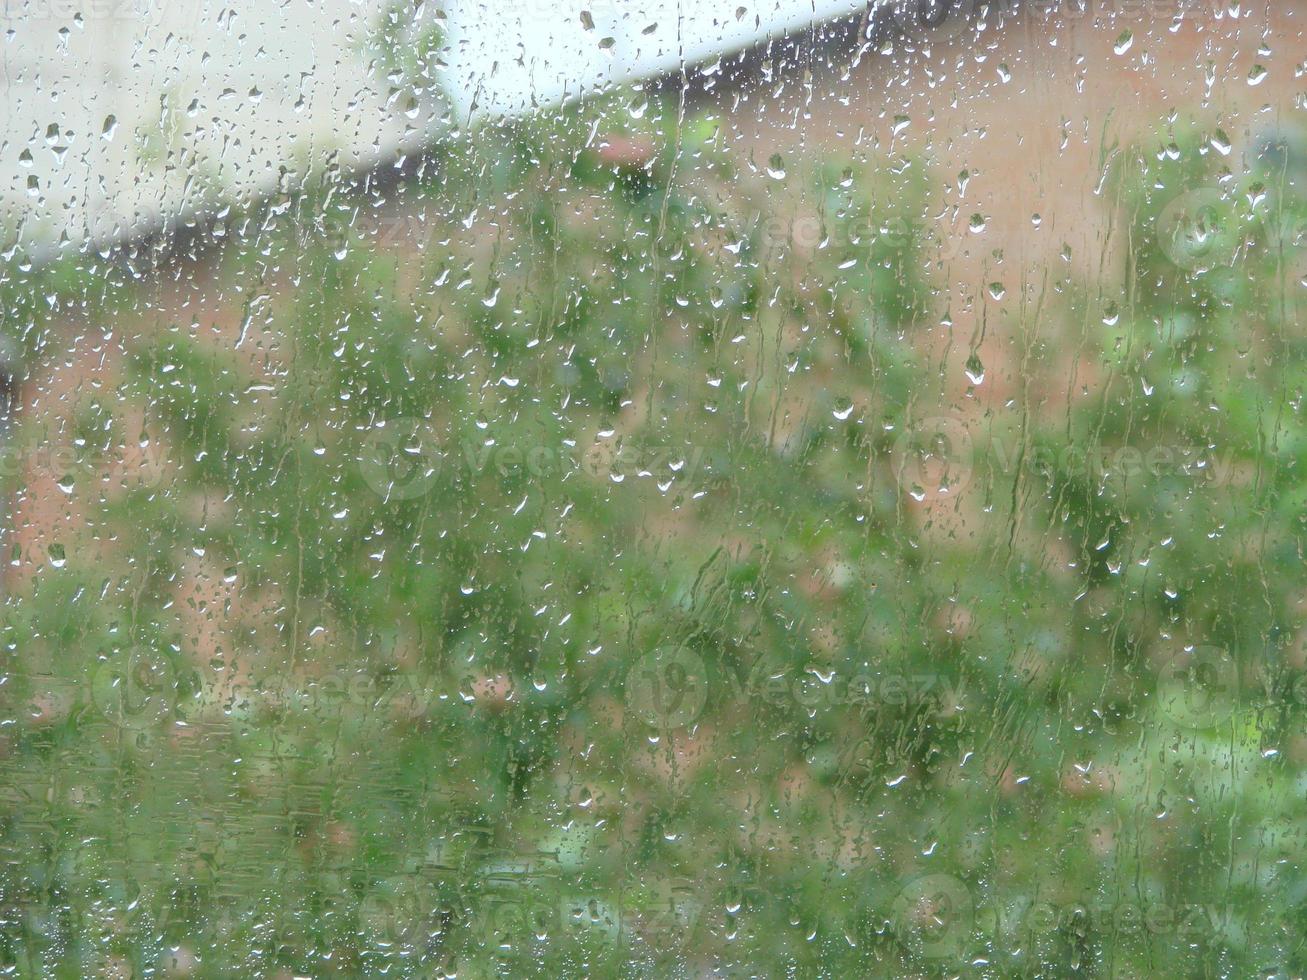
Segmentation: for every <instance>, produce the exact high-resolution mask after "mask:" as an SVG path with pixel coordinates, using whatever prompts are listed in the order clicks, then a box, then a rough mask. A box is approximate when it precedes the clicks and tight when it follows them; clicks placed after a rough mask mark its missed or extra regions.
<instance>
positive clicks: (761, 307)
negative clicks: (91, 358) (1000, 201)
mask: <svg viewBox="0 0 1307 980" xmlns="http://www.w3.org/2000/svg"><path fill="white" fill-rule="evenodd" d="M1170 139H1171V137H1169V136H1167V137H1163V138H1162V140H1161V141H1159V142H1158V143H1157V145H1156V147H1154V146H1153V145H1152V144H1151V143H1149V142H1148V141H1145V142H1143V143H1141V144H1140V147H1139V148H1138V152H1137V153H1136V155H1135V157H1133V158H1132V162H1130V163H1128V164H1123V165H1122V167H1121V169H1120V174H1119V178H1120V179H1119V184H1118V188H1117V190H1118V194H1117V201H1118V206H1119V211H1120V216H1121V217H1120V221H1121V222H1122V223H1123V224H1122V226H1121V228H1120V231H1119V234H1121V235H1123V236H1124V237H1125V239H1126V241H1127V244H1128V247H1127V248H1125V250H1124V251H1125V253H1126V254H1125V257H1124V262H1123V268H1122V269H1121V270H1120V271H1115V272H1110V273H1106V274H1105V275H1104V277H1103V278H1102V280H1101V281H1097V282H1090V283H1083V282H1073V281H1071V280H1070V278H1066V279H1063V280H1061V284H1060V286H1059V290H1058V292H1059V294H1060V295H1059V299H1058V301H1057V304H1056V305H1054V304H1049V305H1046V306H1044V307H1042V308H1041V313H1040V314H1039V319H1038V320H1036V319H1034V318H1031V319H1029V320H1026V319H1022V318H1021V317H1020V316H1013V317H1012V318H1010V320H1009V321H1008V322H1005V323H1003V324H1002V325H1000V326H993V327H991V329H1003V330H1008V331H1010V332H1011V333H1012V336H1013V338H1014V340H1013V344H1014V346H1015V347H1017V348H1019V349H1020V350H1021V351H1022V352H1023V358H1022V359H1021V360H1020V362H1019V363H1014V364H1009V365H1007V366H1006V367H1004V366H1003V365H998V364H990V365H985V364H981V363H980V354H979V352H978V351H973V352H972V354H971V356H970V357H969V358H968V365H967V370H968V371H969V372H971V373H972V374H973V375H974V377H973V380H972V383H971V384H970V385H963V386H961V387H960V386H959V385H957V384H955V383H953V380H952V379H946V378H945V377H944V376H943V374H942V372H941V370H940V367H939V364H938V362H936V361H934V360H932V357H931V356H930V355H929V354H928V353H927V352H926V351H925V349H924V346H923V343H922V338H923V336H924V334H925V332H926V331H927V330H928V329H938V327H939V323H940V321H941V319H943V320H945V321H946V322H947V318H948V316H949V309H948V303H947V301H946V299H945V297H944V294H943V293H941V292H940V289H939V287H940V286H941V285H943V284H945V283H946V282H947V264H946V263H944V262H942V261H940V260H939V258H938V253H939V248H940V245H941V242H940V241H938V240H934V239H932V237H931V235H932V232H931V228H932V224H931V222H930V221H929V220H928V219H927V216H926V212H927V208H926V204H925V202H926V200H927V198H928V197H929V194H930V191H931V183H930V177H929V175H928V174H927V173H926V172H925V170H924V167H923V165H922V164H921V162H919V161H908V162H905V161H902V160H896V161H888V160H883V159H882V160H870V161H868V160H864V161H862V162H860V163H854V162H853V161H825V162H822V163H820V164H814V162H813V161H806V162H803V161H792V162H791V163H797V164H799V165H797V166H790V167H788V168H787V167H786V161H783V160H773V161H771V162H770V163H769V164H768V165H767V166H757V167H754V166H753V165H752V164H749V165H746V164H745V163H744V162H742V161H741V160H740V159H739V158H738V157H736V156H734V155H732V154H731V153H730V152H728V151H727V150H726V149H725V148H724V146H723V142H724V140H723V138H722V134H721V133H720V132H719V131H718V129H717V127H716V125H715V124H714V123H713V122H712V121H711V120H710V119H696V118H693V117H691V118H689V119H686V120H683V121H679V122H678V113H677V107H676V106H674V105H673V106H670V107H668V106H664V105H661V104H659V103H657V102H652V103H650V105H649V107H648V110H647V112H646V113H645V118H644V119H643V120H640V121H633V120H632V118H631V115H630V114H629V113H627V112H626V111H625V110H624V109H622V110H621V111H618V109H617V108H610V107H605V106H587V107H584V108H576V109H573V110H570V111H569V112H568V113H566V114H564V116H563V118H562V119H561V120H560V119H558V118H551V119H549V120H547V121H546V120H544V119H536V120H529V121H524V122H521V123H516V124H513V125H511V126H504V127H499V128H496V129H494V130H487V131H483V132H481V133H479V134H477V135H475V136H472V137H469V138H467V139H466V140H463V141H459V142H454V143H451V144H450V145H447V146H445V147H442V148H441V149H440V150H439V151H438V152H437V153H435V154H434V155H433V156H432V157H430V158H429V159H428V160H427V161H426V162H425V163H424V165H423V168H422V170H421V172H420V174H419V176H418V177H417V179H415V180H413V181H410V182H408V183H405V184H402V185H400V186H399V187H398V188H397V189H396V190H395V191H394V192H393V193H390V194H382V193H381V192H380V191H377V190H376V189H375V188H372V187H367V186H365V187H363V188H360V189H354V190H350V191H342V190H338V189H337V190H333V189H324V190H323V191H321V192H320V193H309V194H306V195H300V196H294V197H287V198H286V199H284V201H279V202H272V203H271V204H270V205H269V207H268V208H267V209H266V210H265V211H263V212H257V213H251V214H249V215H244V216H239V217H238V218H233V219H231V221H229V222H228V229H229V230H228V238H227V242H226V244H225V245H224V246H223V248H222V249H221V252H220V254H219V256H218V257H217V258H216V259H213V260H212V264H213V268H212V269H206V270H205V271H203V272H202V273H201V272H197V271H195V267H193V266H188V265H185V264H183V266H182V267H180V270H179V269H178V267H171V266H170V267H165V268H164V269H155V270H141V269H138V268H136V267H134V266H132V265H130V264H129V265H127V266H126V267H125V268H124V269H122V270H120V271H119V273H118V274H117V275H116V277H115V276H113V275H107V276H106V275H103V274H102V275H100V276H99V277H97V276H95V275H91V274H88V269H89V270H91V271H95V270H100V271H101V272H103V269H104V264H103V263H100V264H98V265H97V264H96V261H92V260H91V259H87V258H85V257H82V258H79V259H78V260H76V261H70V262H69V263H66V266H65V268H63V269H62V270H56V271H55V272H49V271H47V272H45V273H43V274H38V271H37V270H26V269H22V268H18V267H15V266H13V265H11V267H10V268H9V269H8V270H7V272H6V274H5V279H6V281H5V284H4V287H5V292H4V300H3V301H4V309H5V311H6V314H8V315H9V317H10V333H11V335H12V336H13V338H14V339H15V341H16V343H19V344H20V346H21V347H22V348H23V350H24V351H25V352H26V356H27V357H28V358H29V363H30V364H31V365H32V366H31V367H30V368H29V383H30V379H31V378H39V377H40V371H41V370H42V368H41V365H42V364H45V365H49V364H51V363H53V362H54V361H56V360H58V359H60V358H63V357H65V356H71V355H67V354H66V352H65V350H64V346H65V344H66V338H67V333H66V331H67V330H68V326H67V324H69V323H72V324H74V325H84V327H83V329H85V330H87V331H88V332H90V333H91V335H92V336H95V334H96V332H97V331H101V330H103V331H105V332H106V336H107V335H108V332H112V331H115V330H116V331H117V334H118V335H119V336H121V337H123V338H124V339H123V345H124V347H125V349H126V351H127V356H126V358H125V360H124V362H123V365H122V370H121V372H120V374H119V375H117V376H115V377H114V380H113V381H112V383H111V384H109V385H105V386H96V385H88V386H84V387H82V388H80V389H79V390H78V392H77V393H76V394H75V396H74V397H73V398H72V400H71V403H70V404H71V408H69V411H70V412H71V418H70V421H69V423H68V424H67V425H66V426H62V427H61V426H59V425H57V424H54V423H52V421H51V417H49V416H45V417H43V416H42V414H41V412H40V411H31V412H28V413H25V414H24V416H23V417H22V418H20V420H19V422H18V425H17V428H16V430H15V432H14V435H13V440H14V444H15V445H16V446H19V447H23V446H28V447H48V446H51V445H55V444H58V445H60V446H66V447H67V452H68V455H67V457H66V459H65V463H66V465H61V467H60V470H61V471H60V472H59V473H58V474H57V476H58V486H59V488H60V491H59V492H60V493H62V495H63V497H64V499H63V500H61V501H57V502H56V505H55V506H57V507H59V508H63V509H66V510H67V511H68V512H69V513H73V514H75V515H77V516H76V519H75V520H68V521H62V522H60V523H59V524H58V526H57V528H55V529H52V530H50V531H49V534H48V538H49V540H48V541H47V542H46V544H45V547H46V554H45V555H44V557H43V559H42V562H43V564H41V567H40V569H39V571H38V572H37V573H36V574H34V575H32V576H31V577H30V578H28V579H26V580H24V581H22V582H21V583H20V584H18V585H16V586H15V587H14V591H13V592H12V594H11V595H10V597H9V599H8V602H7V604H6V608H5V621H4V652H3V656H4V658H5V659H4V664H3V668H2V671H3V675H4V684H3V686H0V711H2V712H3V719H4V727H3V729H0V732H2V734H0V739H2V740H3V741H0V752H2V753H3V760H4V762H3V766H4V768H3V776H0V792H2V793H3V799H2V800H0V916H3V920H4V926H3V928H2V929H0V964H3V966H4V967H5V968H6V969H7V970H8V972H9V973H11V974H13V975H19V976H47V975H51V976H68V977H76V976H90V975H112V974H113V973H114V971H115V970H117V971H119V972H120V973H121V972H122V971H123V970H125V969H127V968H128V967H130V969H131V971H132V972H133V975H143V976H145V975H197V976H213V977H230V976H262V975H267V976H273V975H278V974H279V971H284V972H285V975H297V976H298V975H310V976H337V975H339V976H356V975H383V974H384V975H388V976H433V975H437V974H438V973H439V971H440V970H442V969H443V970H447V971H450V973H451V974H452V972H454V971H457V972H458V974H459V975H460V976H489V975H495V974H502V975H542V976H577V975H582V974H586V975H591V974H592V975H598V976H617V975H623V976H663V975H686V976H691V975H707V974H710V973H713V974H716V973H720V974H725V975H732V976H735V975H798V976H817V975H821V976H863V975H884V976H901V975H910V974H921V975H928V974H934V973H949V974H953V973H957V972H967V973H975V974H977V975H995V976H997V975H1004V976H1006V975H1013V976H1064V975H1085V976H1099V975H1103V976H1107V975H1111V976H1154V975H1159V976H1212V975H1220V976H1249V975H1253V973H1254V972H1255V971H1257V970H1276V969H1278V970H1283V971H1287V972H1289V973H1301V972H1302V971H1303V970H1304V969H1307V961H1305V958H1304V954H1303V951H1302V949H1301V944H1302V938H1301V937H1302V935H1303V926H1304V905H1303V903H1304V901H1305V900H1307V874H1305V873H1304V869H1303V856H1304V840H1303V832H1302V828H1301V819H1300V816H1301V807H1302V792H1303V786H1304V785H1305V784H1304V773H1305V772H1307V768H1305V767H1307V741H1305V740H1304V734H1305V733H1304V731H1303V719H1304V704H1303V697H1302V695H1303V692H1304V690H1307V685H1304V684H1302V683H1301V678H1300V675H1301V673H1302V671H1304V670H1305V669H1307V663H1305V662H1304V656H1305V655H1307V654H1305V650H1304V645H1303V632H1302V630H1303V626H1304V622H1303V616H1304V612H1303V601H1304V595H1305V593H1304V591H1303V585H1304V582H1303V577H1302V573H1301V568H1302V561H1303V554H1302V549H1303V535H1304V522H1303V516H1304V510H1303V505H1304V488H1305V486H1307V483H1305V481H1304V479H1303V473H1302V468H1301V466H1300V465H1299V459H1300V458H1301V451H1300V450H1301V447H1302V442H1303V436H1304V427H1303V424H1302V412H1303V404H1302V396H1303V365H1304V359H1303V349H1302V347H1303V339H1302V337H1303V334H1302V331H1301V324H1302V322H1303V316H1302V311H1301V310H1300V308H1299V305H1300V302H1299V301H1300V297H1301V294H1302V293H1303V289H1302V287H1301V284H1300V283H1299V282H1298V279H1299V277H1300V276H1301V274H1302V269H1301V268H1300V267H1298V266H1295V263H1296V262H1297V261H1298V260H1299V257H1300V256H1301V255H1302V253H1303V251H1304V246H1307V242H1304V241H1303V240H1302V238H1301V235H1300V234H1299V233H1298V232H1299V231H1300V230H1301V229H1302V228H1303V227H1304V221H1305V220H1307V208H1305V207H1304V196H1303V194H1302V188H1301V183H1302V181H1303V179H1304V178H1305V177H1307V166H1304V160H1303V156H1302V152H1301V150H1300V149H1299V148H1297V147H1296V146H1295V145H1292V144H1288V143H1284V144H1282V145H1269V146H1268V147H1267V148H1266V149H1265V152H1263V153H1261V155H1260V156H1258V158H1257V162H1256V166H1254V167H1252V168H1250V170H1249V173H1247V174H1241V175H1233V174H1222V173H1221V167H1222V166H1224V160H1223V159H1222V158H1219V157H1218V156H1217V155H1216V154H1213V153H1212V152H1211V151H1210V149H1209V148H1207V147H1206V146H1204V145H1202V144H1200V143H1199V142H1198V141H1197V140H1196V138H1191V139H1188V140H1187V141H1186V140H1177V142H1176V144H1174V145H1170ZM769 171H770V173H769ZM796 187H797V188H798V190H797V191H796ZM1184 194H1191V195H1198V196H1197V197H1196V198H1195V200H1197V201H1198V204H1196V205H1195V206H1194V208H1193V209H1192V210H1193V212H1194V214H1190V213H1189V211H1185V210H1184V207H1183V206H1179V210H1177V205H1175V203H1174V202H1176V200H1177V198H1178V197H1180V196H1182V195H1184ZM1168 208H1169V209H1170V210H1169V211H1168ZM1208 225H1211V227H1212V228H1213V229H1215V230H1214V232H1213V234H1214V235H1215V237H1212V238H1209V237H1207V228H1208ZM964 233H965V232H964ZM1185 236H1189V237H1188V238H1186V237H1185ZM93 258H94V257H93ZM52 276H57V281H56V280H55V279H51V278H50V277H52ZM170 281H171V282H172V283H174V284H175V283H178V282H180V283H181V286H178V287H177V288H179V289H183V290H184V289H185V288H187V284H188V283H189V284H190V288H194V289H196V290H203V291H205V292H206V294H207V295H210V296H212V295H217V296H218V297H219V298H220V299H221V301H222V303H223V304H225V307H226V308H229V309H230V310H232V311H234V312H233V313H232V315H231V316H229V317H227V320H229V321H230V325H229V329H226V330H225V332H213V333H210V332H206V331H205V330H202V329H200V317H199V315H198V314H196V315H194V318H193V319H192V320H191V321H190V322H187V320H186V319H185V317H186V316H192V314H190V313H185V311H184V309H183V313H184V316H183V315H179V314H178V311H177V309H175V308H173V309H171V311H170V312H168V313H167V314H166V315H165V314H164V313H161V312H160V311H162V310H165V309H169V308H168V307H167V306H166V303H164V301H163V300H162V299H160V298H159V293H160V291H161V290H162V289H163V288H164V285H166V284H167V283H169V282H170ZM197 282H202V285H198V286H197V285H195V284H196V283H197ZM161 284H163V285H161ZM1023 308H1024V307H1023ZM61 324H62V325H63V326H62V327H61V326H60V325H61ZM61 329H62V330H64V331H65V333H60V330H61ZM79 356H85V355H79ZM1068 364H1070V365H1072V366H1074V368H1075V370H1076V371H1077V372H1078V376H1077V377H1074V378H1068V377H1067V376H1066V367H1067V365H1068ZM955 373H956V372H955ZM985 373H988V374H989V380H988V383H989V384H991V385H992V384H995V383H996V379H997V378H998V377H999V376H1000V375H1004V374H1006V379H1007V381H1008V383H1010V384H1012V385H1014V386H1015V393H1014V394H1013V396H1012V398H1011V399H1009V400H1008V401H1007V402H1006V404H1004V405H1002V406H1001V407H985V406H986V405H988V404H989V403H982V402H981V401H980V400H978V399H977V398H976V397H975V393H976V391H977V389H978V388H983V387H984V383H982V382H981V381H980V380H979V377H980V375H982V374H985ZM960 391H962V392H964V393H962V394H959V393H958V392H960ZM65 407H68V406H65ZM46 411H47V412H48V411H53V409H47V410H46ZM941 420H943V421H941ZM934 437H939V438H934ZM124 454H126V455H127V456H128V457H130V458H132V459H142V458H144V459H147V460H148V461H149V465H147V466H144V467H142V466H139V465H137V466H133V465H128V466H126V468H124V467H121V466H119V467H117V468H115V466H114V464H113V462H112V460H113V459H115V458H117V457H121V456H123V455H124ZM61 458H62V457H61ZM941 464H943V466H944V469H945V470H947V474H946V475H945V477H944V478H945V480H946V481H948V482H949V483H951V487H950V492H945V493H941V492H940V490H939V485H938V484H937V482H936V481H935V480H934V479H933V477H934V475H936V474H937V473H939V472H940V465H941ZM65 470H66V472H65ZM928 478H929V479H928ZM30 537H31V536H29V539H30ZM15 547H16V549H17V551H16V552H15V554H14V555H11V560H12V561H13V562H14V567H17V566H18V565H19V564H21V560H27V561H30V560H31V557H30V555H23V554H22V549H21V547H19V546H17V545H15ZM1214 681H1215V682H1214Z"/></svg>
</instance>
